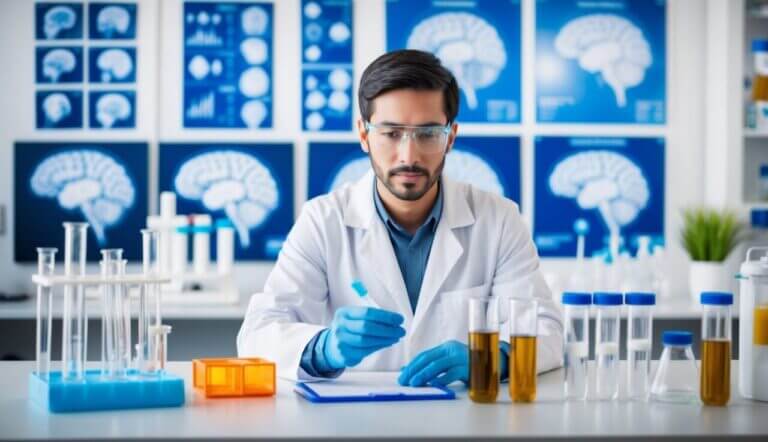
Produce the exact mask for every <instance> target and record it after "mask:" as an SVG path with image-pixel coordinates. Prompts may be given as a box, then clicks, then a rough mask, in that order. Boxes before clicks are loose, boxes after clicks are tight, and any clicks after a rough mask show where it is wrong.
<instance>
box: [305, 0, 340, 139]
mask: <svg viewBox="0 0 768 442" xmlns="http://www.w3.org/2000/svg"><path fill="white" fill-rule="evenodd" d="M301 6H302V7H301V29H302V34H301V35H302V128H303V129H304V130H305V131H348V130H351V129H352V110H353V109H352V103H353V100H352V98H353V88H352V83H353V71H352V65H353V58H352V41H353V27H352V17H353V13H352V0H303V1H302V3H301Z"/></svg>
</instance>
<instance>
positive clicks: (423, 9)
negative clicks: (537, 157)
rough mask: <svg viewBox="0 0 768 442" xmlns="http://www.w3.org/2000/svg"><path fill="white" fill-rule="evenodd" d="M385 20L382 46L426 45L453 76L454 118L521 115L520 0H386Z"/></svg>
mask: <svg viewBox="0 0 768 442" xmlns="http://www.w3.org/2000/svg"><path fill="white" fill-rule="evenodd" d="M386 20H387V24H386V29H387V50H389V51H391V50H395V49H403V48H406V47H410V48H413V49H422V50H428V51H430V52H432V53H434V54H436V55H438V56H439V57H441V59H442V62H443V64H444V65H445V66H446V67H448V68H449V69H451V71H452V72H453V73H454V75H455V76H456V77H457V78H456V80H457V81H458V82H459V87H460V88H462V91H461V96H460V108H459V115H458V121H463V122H477V123H516V122H519V121H520V116H521V115H522V109H521V105H522V104H521V103H522V102H521V98H520V97H521V95H520V82H521V62H520V60H521V58H520V39H521V37H520V36H521V28H522V27H521V25H520V24H521V18H520V1H519V0H476V1H472V2H467V1H463V0H387V18H386ZM417 27H418V28H417ZM438 29H439V30H441V31H440V32H438ZM444 30H452V31H453V32H445V31H444ZM414 31H415V32H414ZM456 34H459V35H461V37H462V39H461V40H457V38H456V37H455V35H456ZM441 35H445V36H446V37H445V38H444V40H440V38H441V37H440V36H441ZM411 36H413V40H411V43H412V44H411V45H409V44H408V43H409V39H411ZM433 37H434V38H433ZM458 54H464V55H458ZM452 56H453V57H457V58H454V59H450V57H452Z"/></svg>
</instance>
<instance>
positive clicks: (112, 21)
mask: <svg viewBox="0 0 768 442" xmlns="http://www.w3.org/2000/svg"><path fill="white" fill-rule="evenodd" d="M130 26H131V13H130V12H128V10H127V9H125V8H124V7H122V6H117V5H111V6H107V7H105V8H103V9H102V10H101V11H99V13H98V15H97V17H96V29H97V30H98V31H99V33H100V34H102V35H103V36H104V37H105V38H118V37H120V36H121V35H124V34H126V33H127V32H128V30H129V29H130Z"/></svg>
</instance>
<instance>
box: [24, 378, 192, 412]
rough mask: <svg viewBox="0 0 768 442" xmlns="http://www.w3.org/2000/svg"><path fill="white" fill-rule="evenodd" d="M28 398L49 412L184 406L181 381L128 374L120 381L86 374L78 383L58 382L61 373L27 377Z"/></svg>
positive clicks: (182, 381) (182, 383)
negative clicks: (46, 376)
mask: <svg viewBox="0 0 768 442" xmlns="http://www.w3.org/2000/svg"><path fill="white" fill-rule="evenodd" d="M29 397H30V398H31V399H32V400H33V401H35V402H36V403H38V404H40V405H42V406H43V407H45V408H47V409H48V410H49V411H52V412H71V411H92V410H117V409H128V408H156V407H179V406H181V405H184V380H183V379H181V378H179V377H177V376H173V375H169V374H164V375H162V376H157V377H151V376H139V375H138V372H135V371H131V372H129V373H128V376H126V377H125V378H121V379H104V378H103V377H102V375H101V372H100V371H98V370H92V371H87V372H86V374H85V379H84V380H83V381H81V382H73V381H68V382H62V380H61V372H58V371H56V372H51V373H50V375H49V376H48V378H47V379H45V378H42V377H40V376H38V375H37V374H36V373H31V374H30V375H29Z"/></svg>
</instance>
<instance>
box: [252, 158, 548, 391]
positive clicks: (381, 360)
mask: <svg viewBox="0 0 768 442" xmlns="http://www.w3.org/2000/svg"><path fill="white" fill-rule="evenodd" d="M374 179H375V176H374V174H373V172H372V171H369V173H368V174H367V175H366V176H365V177H363V178H362V179H360V180H359V181H358V182H356V183H354V184H352V185H348V186H345V187H343V188H341V189H338V190H336V191H334V192H332V193H330V194H327V195H323V196H320V197H317V198H314V199H312V200H311V201H308V202H307V203H306V204H304V206H303V208H302V211H301V214H300V215H299V217H298V219H297V220H296V223H295V225H294V226H293V228H292V229H291V232H290V233H289V234H288V238H287V239H286V241H285V243H284V244H283V248H282V250H281V252H280V255H279V257H278V259H277V263H276V265H275V267H274V269H273V270H272V272H271V274H270V275H269V277H268V278H267V281H266V283H265V286H264V289H263V292H261V293H256V294H254V295H253V296H252V297H251V301H250V303H249V306H248V310H247V312H246V316H245V320H244V321H243V324H242V327H241V329H240V332H239V333H238V335H237V350H238V354H239V355H240V357H252V356H258V357H263V358H266V359H269V360H272V361H274V362H275V363H276V364H277V369H278V375H279V376H281V377H284V378H287V379H292V380H297V379H299V380H312V379H313V378H312V377H311V376H309V375H308V374H307V373H306V372H305V371H304V370H303V369H301V367H300V362H301V355H302V352H303V351H304V348H305V347H306V346H307V344H308V343H309V341H310V340H311V339H312V337H314V336H315V335H316V334H318V333H319V332H320V331H321V330H323V329H324V328H327V327H328V326H329V324H330V323H331V321H332V319H333V315H334V312H335V311H336V309H338V308H340V307H342V306H350V305H368V306H374V307H378V308H381V309H385V310H391V311H394V312H398V313H400V314H401V315H402V316H403V317H404V318H405V321H404V323H403V327H404V328H405V330H406V335H405V336H404V337H403V338H402V339H401V340H400V341H399V342H398V343H397V344H395V345H393V346H391V347H388V348H386V349H383V350H379V351H378V352H376V353H373V354H371V355H369V356H368V357H366V358H365V359H363V361H362V362H361V363H360V364H358V365H357V366H355V367H353V368H352V369H359V370H376V371H391V370H399V369H400V368H401V367H403V366H404V365H406V364H407V363H408V362H409V361H411V360H412V358H413V357H415V356H416V355H417V354H419V353H420V352H422V351H424V350H427V349H429V348H431V347H434V346H437V345H440V344H442V343H444V342H446V341H448V340H451V339H455V340H459V341H461V342H464V343H467V340H468V325H469V324H468V299H469V298H470V297H474V296H493V297H498V298H499V299H500V302H499V305H500V307H499V317H500V321H501V339H502V340H507V338H508V336H509V332H508V330H509V328H508V317H509V307H508V302H504V300H505V299H506V298H508V297H510V296H515V297H525V296H534V297H535V298H537V299H538V301H539V321H538V339H537V358H538V359H537V369H538V371H540V372H541V371H545V370H548V369H552V368H556V367H559V366H561V365H562V340H563V336H562V319H561V318H562V314H561V312H560V309H559V307H558V306H557V305H556V304H555V303H554V302H553V300H552V296H551V293H550V291H549V288H548V287H547V285H546V283H545V282H544V279H543V277H542V274H541V272H540V271H539V257H538V254H537V252H536V248H535V246H534V244H533V241H532V240H531V235H530V233H529V231H528V229H527V228H526V226H525V224H524V223H523V220H522V218H521V216H520V212H519V210H518V207H517V205H516V204H515V203H514V202H513V201H511V200H508V199H504V198H502V197H500V196H497V195H495V194H491V193H488V192H484V191H482V190H479V189H477V188H475V187H472V186H470V185H468V184H464V183H459V182H453V181H451V180H449V179H448V178H446V177H445V176H443V178H442V179H441V183H442V188H441V192H443V198H444V199H443V212H442V216H441V217H440V222H439V223H438V225H437V230H436V231H435V239H434V242H433V244H432V250H431V252H430V255H429V261H428V263H427V267H426V272H425V274H424V280H423V283H422V286H421V292H420V293H419V299H418V303H417V305H416V312H415V313H413V312H411V305H410V303H409V301H408V293H407V291H406V288H405V283H404V281H403V277H402V275H401V272H400V268H399V267H398V264H397V259H396V257H395V253H394V250H393V248H392V243H391V242H390V239H389V234H388V232H387V228H386V227H385V225H384V223H383V222H382V221H381V218H380V217H379V216H378V214H377V213H376V208H375V206H374V201H373V180H374ZM355 279H358V280H361V281H362V282H363V284H365V286H366V288H367V289H368V293H369V294H368V297H367V298H368V299H365V298H360V297H359V296H358V295H357V293H356V292H355V291H354V289H352V287H351V286H350V284H351V282H352V281H353V280H355ZM529 287H530V288H531V289H529Z"/></svg>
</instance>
